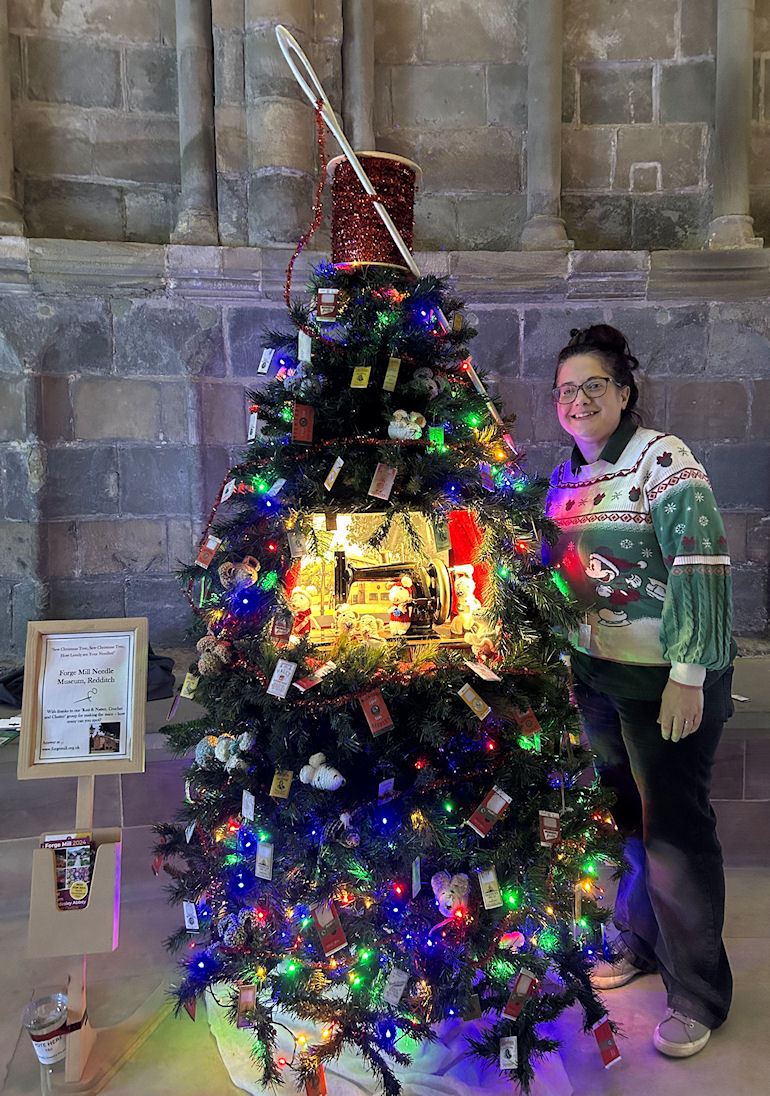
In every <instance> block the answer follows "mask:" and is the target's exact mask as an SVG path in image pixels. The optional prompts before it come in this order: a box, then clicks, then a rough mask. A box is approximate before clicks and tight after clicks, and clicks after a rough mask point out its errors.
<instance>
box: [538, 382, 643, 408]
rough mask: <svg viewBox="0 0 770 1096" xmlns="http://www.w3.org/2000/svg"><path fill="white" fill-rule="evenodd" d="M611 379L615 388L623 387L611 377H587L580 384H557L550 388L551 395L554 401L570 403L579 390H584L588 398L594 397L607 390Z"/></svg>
mask: <svg viewBox="0 0 770 1096" xmlns="http://www.w3.org/2000/svg"><path fill="white" fill-rule="evenodd" d="M610 381H612V383H613V384H614V385H615V387H616V388H623V387H625V386H624V385H622V384H618V382H617V381H614V380H612V378H611V377H589V378H588V380H587V381H583V383H582V384H558V385H557V386H556V388H554V389H552V391H551V395H552V396H553V399H554V403H572V402H573V400H576V399H577V394H578V392H580V391H583V392H585V394H586V396H588V398H589V400H593V399H596V397H598V396H603V395H604V393H605V392H606V391H607V385H608V384H609V383H610Z"/></svg>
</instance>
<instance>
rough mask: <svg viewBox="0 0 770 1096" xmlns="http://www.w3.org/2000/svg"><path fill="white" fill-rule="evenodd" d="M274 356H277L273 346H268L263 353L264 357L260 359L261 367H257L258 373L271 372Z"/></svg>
mask: <svg viewBox="0 0 770 1096" xmlns="http://www.w3.org/2000/svg"><path fill="white" fill-rule="evenodd" d="M273 354H275V350H274V349H273V347H272V346H268V347H266V348H265V349H264V350H263V351H262V357H261V358H260V359H259V365H258V366H257V373H267V372H269V370H270V366H271V365H272V363H273Z"/></svg>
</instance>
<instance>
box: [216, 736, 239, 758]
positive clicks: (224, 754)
mask: <svg viewBox="0 0 770 1096" xmlns="http://www.w3.org/2000/svg"><path fill="white" fill-rule="evenodd" d="M237 750H238V743H237V742H236V740H235V739H234V738H233V736H232V735H231V734H221V735H220V736H219V738H218V739H217V744H216V746H215V747H214V757H216V759H217V761H221V762H222V764H223V765H224V763H225V762H226V761H228V760H229V758H230V757H231V756H232V755H233V754H234V753H236V752H237Z"/></svg>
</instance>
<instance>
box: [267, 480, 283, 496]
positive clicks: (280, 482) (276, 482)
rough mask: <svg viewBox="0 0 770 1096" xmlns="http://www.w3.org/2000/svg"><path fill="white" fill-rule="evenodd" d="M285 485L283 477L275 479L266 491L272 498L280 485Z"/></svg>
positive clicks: (279, 488)
mask: <svg viewBox="0 0 770 1096" xmlns="http://www.w3.org/2000/svg"><path fill="white" fill-rule="evenodd" d="M285 485H286V480H285V479H277V480H276V481H275V483H274V484H273V486H272V487H271V488H270V490H269V491H268V492H267V493H268V495H269V496H270V498H272V499H274V498H275V496H276V495H277V494H278V492H279V491H280V490H281V488H282V487H284V486H285Z"/></svg>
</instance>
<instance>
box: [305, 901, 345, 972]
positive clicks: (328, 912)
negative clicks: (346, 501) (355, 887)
mask: <svg viewBox="0 0 770 1096" xmlns="http://www.w3.org/2000/svg"><path fill="white" fill-rule="evenodd" d="M311 912H312V914H313V921H314V922H315V927H316V930H317V932H318V935H319V936H320V938H321V947H322V948H323V950H324V955H325V956H326V957H327V958H328V957H329V956H330V955H334V953H335V952H337V951H340V950H341V949H342V948H344V947H345V946H346V944H347V942H348V941H347V937H346V936H345V930H344V929H343V927H342V924H341V923H340V917H339V914H338V913H337V910H336V908H335V906H334V902H333V900H332V899H329V901H328V902H323V903H319V905H317V906H313V907H312V910H311Z"/></svg>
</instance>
